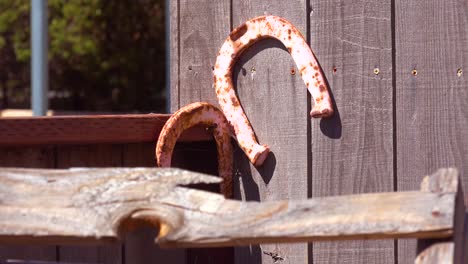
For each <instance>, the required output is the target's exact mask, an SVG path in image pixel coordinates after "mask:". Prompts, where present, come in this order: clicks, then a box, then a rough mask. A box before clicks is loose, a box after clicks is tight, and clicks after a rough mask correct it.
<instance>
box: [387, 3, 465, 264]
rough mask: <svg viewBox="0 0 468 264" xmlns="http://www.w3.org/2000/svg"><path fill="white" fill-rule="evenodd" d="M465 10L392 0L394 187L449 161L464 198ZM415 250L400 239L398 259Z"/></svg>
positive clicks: (409, 185) (412, 184) (411, 184)
mask: <svg viewBox="0 0 468 264" xmlns="http://www.w3.org/2000/svg"><path fill="white" fill-rule="evenodd" d="M467 14H468V2H467V1H464V0H447V1H437V0H428V1H402V0H395V37H396V38H395V49H396V51H395V52H396V61H395V63H396V109H397V112H396V128H397V130H396V136H397V172H398V174H397V176H398V177H397V180H398V181H397V187H398V191H404V190H408V189H414V188H416V187H417V186H418V185H419V181H420V179H421V178H422V176H423V175H426V174H428V173H430V172H432V171H435V170H436V169H437V168H439V167H449V166H453V167H456V168H457V169H459V170H460V172H461V176H462V177H463V178H462V180H463V183H462V184H463V187H464V188H465V190H464V193H465V203H466V202H467V201H468V199H467V196H466V194H467V189H466V187H467V184H468V175H467V172H468V163H467V162H466V160H467V159H468V152H467V149H468V129H467V128H468V112H467V110H466V109H468V108H467V107H468V90H467V87H468V78H467V75H466V72H467V68H468V27H467V24H468V16H467ZM458 69H462V70H464V73H462V74H457V71H458ZM413 70H415V71H414V72H413ZM459 75H460V76H459ZM415 252H416V246H415V241H407V240H402V241H399V243H398V263H399V264H404V263H412V260H413V259H414V256H415Z"/></svg>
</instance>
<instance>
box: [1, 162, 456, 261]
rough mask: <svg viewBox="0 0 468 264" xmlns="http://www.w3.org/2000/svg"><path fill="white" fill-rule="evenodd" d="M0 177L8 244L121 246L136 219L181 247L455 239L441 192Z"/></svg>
mask: <svg viewBox="0 0 468 264" xmlns="http://www.w3.org/2000/svg"><path fill="white" fill-rule="evenodd" d="M445 171H448V170H445ZM441 175H442V176H447V177H445V178H444V179H442V178H441V177H440V176H441ZM0 177H1V180H2V183H3V185H1V188H2V190H1V195H2V204H1V205H0V212H1V213H0V240H3V241H13V240H15V239H17V241H39V240H47V241H49V242H50V241H60V242H77V241H81V242H87V241H88V242H92V241H115V240H116V239H117V238H120V237H123V234H124V233H125V232H126V230H127V229H129V228H131V227H132V226H134V225H135V224H136V223H135V222H134V221H133V220H135V219H136V220H138V219H140V220H143V221H146V222H148V223H151V224H153V225H159V227H160V229H161V231H160V233H159V239H158V242H159V243H160V244H161V245H163V246H179V247H219V246H227V245H229V246H232V245H248V244H259V243H285V242H286V243H287V242H301V241H319V240H330V239H340V240H342V239H372V238H374V239H375V238H396V237H418V238H425V237H430V238H443V237H449V236H452V235H454V229H453V228H454V226H453V224H454V217H455V200H456V196H457V195H458V194H459V193H457V192H454V191H451V190H443V189H438V190H437V191H435V192H420V191H413V192H401V193H373V194H360V195H349V196H336V197H325V198H313V199H309V200H304V201H285V200H283V201H267V202H255V201H252V202H242V201H235V200H226V199H225V198H224V197H223V196H222V195H220V194H215V193H211V192H206V191H201V190H195V189H189V188H187V187H181V186H180V185H185V186H186V185H188V184H194V183H206V184H209V183H219V182H220V181H221V179H220V178H219V177H212V176H208V175H204V174H199V173H194V172H189V171H182V170H179V169H156V168H146V169H145V168H105V169H95V168H94V169H93V168H87V169H86V168H81V169H71V170H40V169H35V170H28V169H7V168H4V169H2V170H1V173H0ZM441 179H442V180H441ZM428 181H429V182H444V185H446V186H455V188H454V189H455V190H456V189H457V188H458V186H457V184H458V178H456V177H451V175H450V173H446V172H442V173H438V174H434V175H433V176H431V177H430V178H429V180H428ZM439 186H440V185H439ZM11 219H15V221H13V222H12V221H11ZM84 223H85V224H84ZM137 223H138V222H137ZM61 259H62V258H61ZM75 261H76V260H75ZM88 261H89V260H88ZM101 261H102V260H101Z"/></svg>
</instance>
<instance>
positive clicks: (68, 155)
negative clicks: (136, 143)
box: [57, 144, 123, 264]
mask: <svg viewBox="0 0 468 264" xmlns="http://www.w3.org/2000/svg"><path fill="white" fill-rule="evenodd" d="M122 156H123V155H122V146H121V145H118V144H114V145H111V144H98V145H83V146H57V167H58V168H70V167H121V166H122V164H123V162H122ZM82 221H83V222H82V223H85V220H84V219H83V220H82ZM59 259H60V261H69V262H85V263H86V262H87V263H101V264H120V263H123V261H122V244H121V243H114V244H112V245H105V246H60V248H59Z"/></svg>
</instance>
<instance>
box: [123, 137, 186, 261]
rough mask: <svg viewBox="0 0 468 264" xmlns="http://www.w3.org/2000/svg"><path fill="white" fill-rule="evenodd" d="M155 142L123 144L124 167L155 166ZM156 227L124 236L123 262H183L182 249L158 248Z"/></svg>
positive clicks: (148, 227)
mask: <svg viewBox="0 0 468 264" xmlns="http://www.w3.org/2000/svg"><path fill="white" fill-rule="evenodd" d="M154 148H155V143H154V142H148V143H146V142H145V143H134V144H126V145H124V146H123V165H124V167H155V166H156V162H155V156H154V155H155V152H154ZM157 235H158V229H157V228H156V227H153V226H147V227H144V228H141V229H138V230H135V231H133V232H131V233H129V234H128V235H127V236H126V238H125V264H146V263H181V264H183V263H185V262H186V260H185V250H184V249H160V248H159V247H158V246H157V245H156V244H155V243H154V239H155V237H156V236H157Z"/></svg>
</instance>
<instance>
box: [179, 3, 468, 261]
mask: <svg viewBox="0 0 468 264" xmlns="http://www.w3.org/2000/svg"><path fill="white" fill-rule="evenodd" d="M264 14H273V15H278V16H282V17H285V18H286V19H288V20H289V21H291V22H292V23H293V24H295V25H296V26H297V27H298V29H299V30H300V31H301V32H302V33H303V34H304V36H306V37H307V39H308V41H309V43H310V45H311V47H312V49H313V50H314V52H315V54H316V55H317V58H318V60H319V62H320V64H321V66H322V69H323V71H324V73H325V75H326V78H327V80H328V83H329V84H330V88H331V92H332V93H333V96H334V99H335V104H336V108H337V113H336V115H335V116H334V117H333V118H331V119H329V120H309V118H308V112H309V110H310V103H309V99H310V98H308V95H307V93H306V90H305V85H304V84H303V83H302V80H301V79H300V76H298V75H292V74H291V68H294V62H293V61H292V59H291V57H290V56H289V54H288V53H287V51H286V50H285V49H284V48H283V46H282V45H281V43H279V42H277V41H274V40H265V41H262V42H261V43H259V44H258V45H255V46H253V47H252V48H250V49H249V50H248V51H247V52H246V53H245V54H244V55H243V56H242V58H241V60H240V61H239V62H238V64H237V66H236V69H235V71H234V78H233V79H234V80H235V85H236V87H237V92H238V95H239V98H240V101H241V103H242V106H243V108H244V109H245V112H246V114H247V116H248V117H249V119H250V121H251V122H252V124H253V126H254V129H255V131H256V133H257V136H258V138H259V141H260V142H261V143H265V144H268V145H270V146H271V148H272V150H273V154H272V155H271V156H270V157H269V159H268V160H267V162H266V164H265V165H264V166H263V167H261V168H258V169H257V168H255V167H253V166H251V165H250V164H249V163H248V162H247V160H246V159H245V157H244V155H243V154H242V152H241V151H239V150H237V152H236V177H237V178H238V184H237V187H238V189H237V197H238V198H239V199H246V200H262V201H265V200H273V199H283V198H290V199H305V198H306V197H311V196H314V197H317V196H329V195H339V194H349V193H364V192H381V191H398V190H408V189H417V188H418V185H419V182H420V180H421V178H422V176H423V175H425V174H427V173H429V172H431V171H434V170H435V169H436V168H437V167H446V166H455V167H457V168H459V169H460V170H461V172H462V175H463V180H464V182H463V184H464V186H465V188H466V186H468V175H465V174H466V173H468V170H467V169H468V167H467V165H466V162H463V161H466V160H468V152H467V151H466V150H467V149H468V134H467V133H468V132H467V131H468V112H467V111H466V109H468V108H467V106H468V78H467V77H466V76H467V72H468V27H467V26H466V25H467V24H468V2H467V1H464V0H449V1H438V0H427V1H403V0H388V1H377V0H372V1H364V0H350V1H340V0H294V1H267V0H260V1H249V0H230V1H227V0H222V1H200V0H190V1H188V0H179V1H172V2H171V19H170V21H171V34H170V35H171V52H172V53H171V104H172V105H171V109H172V111H175V110H177V109H178V108H180V107H182V106H184V105H186V104H188V103H191V102H195V101H208V102H214V103H217V101H216V95H215V92H214V89H213V87H212V85H213V84H212V75H211V67H212V66H213V65H214V62H215V59H216V55H217V52H218V49H219V48H220V47H221V44H222V43H223V41H224V39H225V38H226V37H227V36H228V34H229V30H232V29H233V28H235V27H236V26H238V25H240V24H241V23H242V22H243V21H245V20H247V19H249V18H252V17H255V16H259V15H264ZM465 68H466V69H465ZM413 70H416V72H417V73H416V72H413ZM463 70H464V71H465V72H464V73H462V71H463ZM408 175H414V176H415V177H414V178H413V177H409V176H408ZM465 193H467V191H465ZM466 197H467V198H466V200H468V196H466ZM263 251H266V252H273V253H277V254H279V255H280V256H282V257H284V258H285V259H284V261H281V262H280V263H399V264H401V263H412V262H413V260H414V255H415V252H416V250H415V246H414V242H413V241H404V240H403V241H377V242H376V241H371V242H368V241H367V242H366V241H359V242H339V243H337V242H333V243H316V244H313V245H306V244H299V245H262V246H261V247H251V248H236V249H235V253H234V255H235V256H234V258H235V261H236V263H272V259H271V257H269V256H267V255H266V254H264V253H263Z"/></svg>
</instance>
